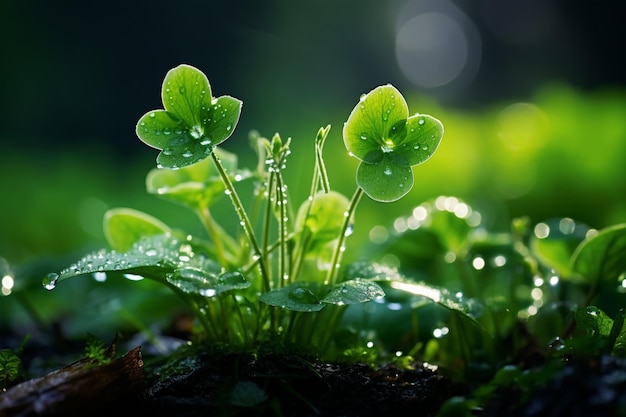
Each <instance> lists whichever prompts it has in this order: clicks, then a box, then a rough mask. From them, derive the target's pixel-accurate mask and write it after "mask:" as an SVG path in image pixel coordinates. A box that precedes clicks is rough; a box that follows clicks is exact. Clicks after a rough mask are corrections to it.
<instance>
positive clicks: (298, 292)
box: [288, 288, 319, 304]
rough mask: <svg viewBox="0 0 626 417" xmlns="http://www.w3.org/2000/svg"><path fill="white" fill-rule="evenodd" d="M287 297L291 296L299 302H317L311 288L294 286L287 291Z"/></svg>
mask: <svg viewBox="0 0 626 417" xmlns="http://www.w3.org/2000/svg"><path fill="white" fill-rule="evenodd" d="M288 297H289V298H291V299H292V300H293V301H297V302H299V303H304V304H319V300H318V299H317V297H316V296H315V294H313V293H312V292H311V290H309V289H307V288H295V289H293V290H291V291H289V294H288Z"/></svg>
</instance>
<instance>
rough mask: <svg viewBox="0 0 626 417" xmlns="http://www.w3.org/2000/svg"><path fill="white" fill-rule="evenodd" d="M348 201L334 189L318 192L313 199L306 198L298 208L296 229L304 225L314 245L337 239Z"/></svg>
mask: <svg viewBox="0 0 626 417" xmlns="http://www.w3.org/2000/svg"><path fill="white" fill-rule="evenodd" d="M349 204H350V202H349V201H348V199H347V198H346V197H345V196H344V195H343V194H340V193H338V192H336V191H330V192H328V193H324V192H320V193H318V194H316V195H315V196H314V197H313V200H312V201H310V200H306V201H305V202H304V203H303V204H302V205H301V206H300V208H299V209H298V215H297V217H296V229H297V230H301V229H302V228H303V227H306V228H307V229H308V231H309V232H310V233H311V238H312V239H313V240H314V241H316V243H315V245H321V244H325V243H328V242H330V241H332V240H334V239H337V237H338V236H339V232H341V228H342V226H343V222H344V218H345V217H344V213H345V212H346V210H347V209H348V205H349Z"/></svg>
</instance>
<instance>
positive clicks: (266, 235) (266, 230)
mask: <svg viewBox="0 0 626 417" xmlns="http://www.w3.org/2000/svg"><path fill="white" fill-rule="evenodd" d="M275 175H276V174H275V173H274V172H270V173H269V178H268V179H267V183H266V186H265V192H266V193H267V203H266V205H265V217H264V219H263V234H262V235H261V236H262V237H261V239H262V243H261V245H262V246H261V248H262V249H263V253H262V255H261V256H262V258H263V260H264V262H265V265H266V266H267V270H268V274H269V275H270V276H271V270H270V268H271V263H270V258H269V250H268V247H269V240H270V221H271V219H272V188H273V187H274V176H275Z"/></svg>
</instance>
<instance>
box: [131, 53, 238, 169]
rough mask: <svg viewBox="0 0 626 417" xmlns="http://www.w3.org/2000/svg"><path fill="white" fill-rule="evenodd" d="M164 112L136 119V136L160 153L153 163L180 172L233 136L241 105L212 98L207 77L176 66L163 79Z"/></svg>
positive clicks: (199, 72)
mask: <svg viewBox="0 0 626 417" xmlns="http://www.w3.org/2000/svg"><path fill="white" fill-rule="evenodd" d="M161 98H162V100H163V106H164V107H165V110H152V111H149V112H148V113H146V114H145V115H143V116H142V117H141V119H139V123H137V129H136V132H137V136H139V138H140V139H141V140H142V141H143V142H145V143H146V144H147V145H149V146H152V147H154V148H156V149H159V150H161V152H160V153H159V156H158V157H157V162H158V164H159V165H160V166H161V167H164V168H173V169H176V168H181V167H184V166H188V165H191V164H194V163H196V162H199V161H201V160H203V159H205V158H206V157H207V156H208V155H209V154H211V152H213V148H214V147H215V146H217V145H219V144H220V143H222V142H224V141H225V140H226V139H228V137H230V135H232V134H233V131H234V129H235V126H236V125H237V122H238V121H239V115H240V113H241V104H242V103H241V101H240V100H238V99H236V98H233V97H230V96H222V97H218V98H214V97H213V96H212V93H211V86H210V85H209V80H208V79H207V77H206V76H205V75H204V74H203V73H202V72H201V71H198V70H197V69H196V68H193V67H191V66H189V65H180V66H178V67H176V68H174V69H172V70H170V71H169V72H168V73H167V75H166V76H165V80H164V81H163V87H162V89H161Z"/></svg>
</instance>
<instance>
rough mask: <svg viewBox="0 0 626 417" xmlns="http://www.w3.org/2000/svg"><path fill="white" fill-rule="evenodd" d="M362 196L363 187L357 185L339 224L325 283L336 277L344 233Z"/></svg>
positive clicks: (343, 248)
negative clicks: (339, 229)
mask: <svg viewBox="0 0 626 417" xmlns="http://www.w3.org/2000/svg"><path fill="white" fill-rule="evenodd" d="M362 196H363V189H362V188H361V187H357V189H356V191H355V192H354V195H353V196H352V199H351V200H350V204H348V208H347V209H346V212H345V213H344V219H343V225H342V226H341V231H340V232H339V236H338V237H337V246H336V247H335V252H334V253H333V257H332V260H331V263H330V269H329V270H328V275H326V280H325V281H324V283H325V284H330V285H332V284H334V283H335V280H336V279H337V271H338V268H339V263H340V262H341V255H342V254H343V251H344V250H345V246H344V245H345V242H346V237H347V236H346V235H347V231H348V227H349V226H350V222H351V221H352V215H353V214H354V212H355V210H356V207H357V205H358V204H359V201H361V197H362Z"/></svg>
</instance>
